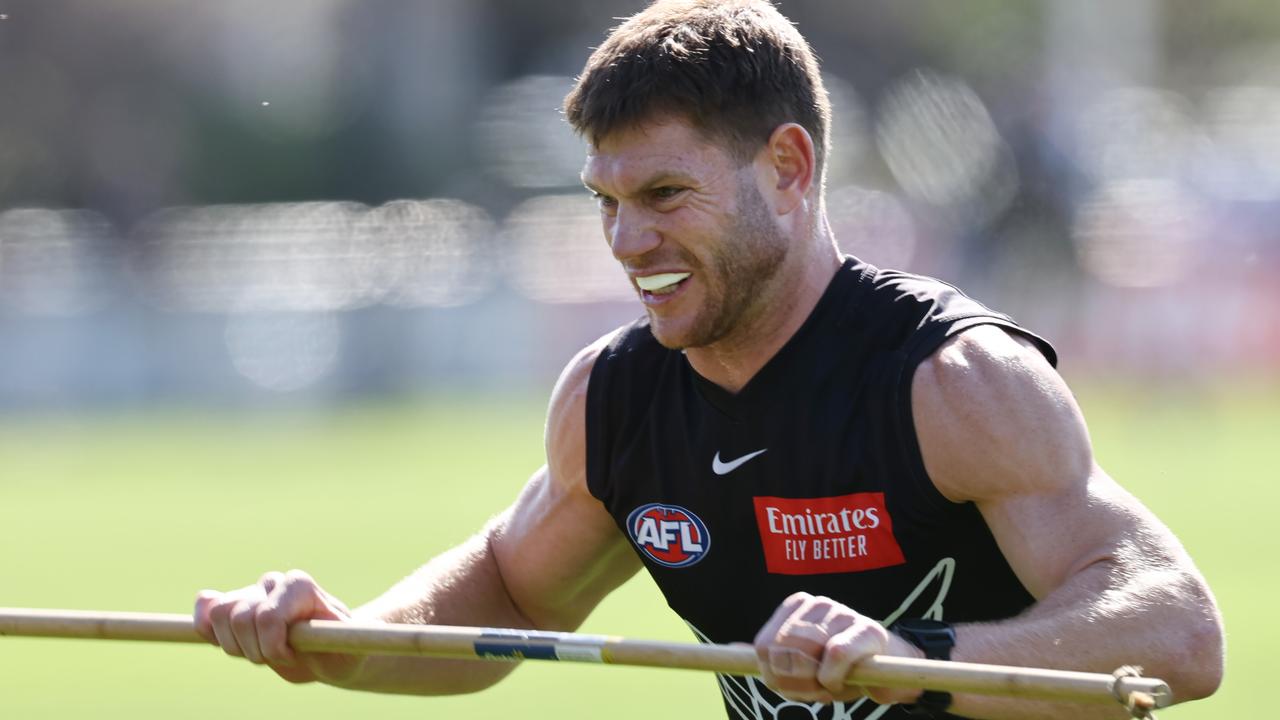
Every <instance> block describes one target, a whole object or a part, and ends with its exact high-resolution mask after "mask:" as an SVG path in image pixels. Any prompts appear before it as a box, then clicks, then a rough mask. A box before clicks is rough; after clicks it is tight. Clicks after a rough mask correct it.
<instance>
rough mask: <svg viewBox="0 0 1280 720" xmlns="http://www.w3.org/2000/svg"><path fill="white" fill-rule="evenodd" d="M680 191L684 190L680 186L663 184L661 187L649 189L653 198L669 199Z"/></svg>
mask: <svg viewBox="0 0 1280 720" xmlns="http://www.w3.org/2000/svg"><path fill="white" fill-rule="evenodd" d="M682 192H684V188H682V187H679V186H676V185H663V186H662V187H658V188H654V189H653V190H650V191H649V194H650V195H652V196H653V199H655V200H670V199H671V198H674V197H675V196H677V195H679V194H680V193H682Z"/></svg>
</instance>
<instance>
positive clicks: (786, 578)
mask: <svg viewBox="0 0 1280 720" xmlns="http://www.w3.org/2000/svg"><path fill="white" fill-rule="evenodd" d="M566 111H567V115H568V119H569V121H570V122H571V123H572V124H573V125H574V127H575V128H576V129H577V130H578V131H579V132H581V133H583V134H584V135H585V136H586V137H587V139H588V140H589V141H590V149H589V152H588V157H587V162H586V166H585V168H584V170H583V180H584V182H585V184H586V185H587V187H588V188H589V189H590V190H591V191H592V192H593V193H595V195H596V196H597V198H598V200H599V204H600V210H601V217H602V222H603V227H604V232H605V237H606V239H607V241H608V243H609V246H610V248H611V249H612V252H613V254H614V256H615V257H616V258H617V259H618V261H619V262H620V263H621V265H622V268H623V269H624V270H625V271H626V272H627V274H628V275H629V276H630V278H631V279H632V281H633V283H634V284H635V286H636V289H637V292H638V294H639V296H640V299H641V300H642V302H643V304H644V306H645V317H644V318H642V319H641V320H640V321H637V322H636V323H634V324H632V325H630V326H628V327H625V328H622V329H620V330H619V331H617V332H615V333H613V334H611V335H609V336H607V337H605V338H602V339H601V340H600V341H598V342H596V343H595V344H593V345H592V346H590V347H588V348H586V349H585V350H583V351H582V352H580V353H579V354H578V356H577V357H575V358H574V359H573V360H572V361H571V362H570V363H569V365H568V367H566V369H565V371H564V373H563V374H562V375H561V377H560V379H559V382H558V383H557V384H556V388H555V390H554V392H553V394H552V399H551V404H550V409H549V412H548V420H547V433H546V438H547V443H546V449H547V464H546V465H545V466H544V467H542V468H541V469H539V470H538V471H537V472H536V473H535V474H534V475H533V477H532V478H531V479H530V480H529V482H528V484H527V485H526V487H525V488H524V490H523V492H522V493H521V495H520V496H519V498H518V499H517V500H516V501H515V503H514V504H513V505H512V506H511V507H510V508H508V509H507V510H506V511H505V512H503V513H502V514H500V515H499V516H498V517H496V518H495V519H494V520H493V521H491V522H490V523H489V524H488V526H486V527H485V528H484V529H483V530H481V532H480V533H479V534H477V535H476V536H475V537H473V538H472V539H471V540H469V541H468V542H466V543H464V544H463V545H461V546H459V547H457V548H455V549H454V550H452V551H450V552H448V553H445V554H444V555H442V556H440V557H437V558H436V559H434V560H432V561H431V562H429V563H428V564H427V565H425V566H424V567H423V568H421V569H419V570H418V571H417V572H415V573H414V574H413V575H411V576H410V577H408V578H406V579H405V580H403V581H402V582H400V583H399V584H397V585H396V586H395V587H393V588H392V589H391V590H389V591H388V592H387V593H385V594H384V595H382V596H381V597H379V598H378V599H376V600H374V601H373V602H371V603H369V604H367V605H365V606H363V607H361V608H359V609H357V610H356V611H354V612H351V611H348V610H347V609H346V607H345V606H344V605H343V604H342V603H341V602H340V601H339V600H337V599H336V598H334V597H333V596H331V595H329V594H328V593H327V592H325V591H324V590H323V589H321V588H320V587H319V586H318V585H316V584H315V582H314V581H313V580H312V579H311V578H309V577H308V576H307V575H306V574H304V573H300V572H296V571H295V572H291V573H289V574H287V575H282V574H280V573H268V574H267V575H265V576H263V577H262V579H261V580H260V581H259V582H258V583H257V584H254V585H250V586H248V587H246V588H242V589H240V590H235V591H232V592H228V593H219V592H212V591H205V592H202V593H201V594H200V596H199V598H198V600H197V602H196V610H195V617H196V625H197V628H198V629H199V631H200V632H201V633H202V634H203V635H204V636H205V637H206V638H207V639H208V640H210V642H214V643H216V644H219V645H221V646H222V648H223V649H224V650H225V651H226V652H227V653H229V654H231V655H236V656H244V657H246V658H248V659H249V660H250V661H252V662H255V663H266V664H269V665H270V666H271V667H272V668H273V669H274V670H275V671H276V672H277V673H279V674H280V675H282V676H283V677H284V678H286V679H287V680H291V681H294V682H308V681H314V680H320V681H323V682H327V683H331V684H334V685H338V686H342V687H348V688H359V689H366V690H376V691H388V692H406V693H422V694H438V693H459V692H468V691H472V690H477V689H480V688H483V687H486V686H488V685H491V684H492V683H494V682H496V681H498V680H499V679H500V678H501V677H503V676H504V675H505V674H506V673H507V672H509V671H510V669H511V667H510V666H508V665H503V664H489V663H484V664H477V663H466V662H461V661H443V660H433V659H422V658H381V657H368V658H362V657H351V656H343V655H306V654H302V653H295V652H293V651H292V650H291V649H290V648H289V647H288V645H287V642H286V631H287V628H288V625H289V624H290V623H293V622H297V621H300V620H305V619H310V618H319V619H335V620H342V619H346V618H351V617H356V618H360V619H366V620H368V619H376V620H383V621H387V622H409V623H440V624H451V625H475V626H509V627H521V628H538V629H544V630H571V629H574V628H576V627H578V626H579V624H580V623H581V622H582V621H583V620H584V619H585V618H586V616H587V615H588V614H589V613H590V612H591V610H592V609H593V608H594V607H595V606H596V604H597V603H598V602H600V600H601V599H602V598H604V596H605V595H607V594H608V593H609V592H610V591H612V590H613V589H614V588H616V587H618V586H619V585H620V584H621V583H622V582H623V581H625V580H626V579H627V578H629V577H630V576H631V575H632V574H633V573H635V572H636V570H637V569H639V568H640V567H641V566H642V565H643V566H644V567H645V568H646V569H648V570H649V572H650V573H652V575H653V577H654V579H655V580H656V581H657V583H658V585H659V587H660V588H661V590H662V592H663V593H664V594H665V596H666V598H667V600H668V603H669V604H670V605H671V606H672V608H673V609H675V610H676V611H677V612H678V613H680V615H681V616H682V617H683V618H684V619H685V620H686V621H687V622H688V623H689V624H690V626H691V627H692V628H693V629H694V632H695V633H696V634H697V635H698V636H699V637H701V638H703V639H705V640H709V641H714V642H737V641H742V642H746V641H752V639H753V638H754V644H755V647H756V649H757V652H758V655H759V658H760V669H761V673H762V676H763V680H764V683H765V684H767V686H768V688H772V689H773V690H772V691H771V690H770V689H768V688H766V687H763V686H762V685H761V683H759V682H758V681H756V680H752V679H745V678H721V689H722V691H723V693H724V696H725V704H726V708H727V710H728V712H729V714H730V716H731V717H740V718H760V717H771V718H773V717H780V715H781V714H782V711H783V709H784V708H791V710H788V712H789V713H791V712H796V711H797V710H796V709H797V708H798V711H799V712H800V713H801V714H802V715H803V716H812V717H824V718H825V717H833V718H853V717H867V718H875V717H907V716H908V713H909V712H910V713H917V714H921V715H925V716H933V717H944V718H945V717H954V716H962V717H979V718H1032V717H1044V718H1066V717H1081V716H1084V715H1090V716H1096V715H1098V714H1110V715H1112V716H1116V717H1119V716H1122V714H1123V713H1122V712H1121V709H1120V708H1119V706H1118V705H1117V706H1116V707H1114V708H1107V709H1102V710H1099V709H1097V708H1088V709H1086V708H1082V707H1073V706H1070V705H1065V704H1054V703H1040V702H1027V701H1015V700H1008V699H993V698H984V697H978V696H970V695H957V696H955V697H951V696H949V695H947V694H945V693H936V692H924V690H923V689H919V688H917V689H894V690H890V689H869V690H868V691H867V693H868V697H863V694H862V691H861V690H859V689H857V688H846V687H845V686H844V683H843V679H844V677H845V676H846V675H847V674H848V672H849V670H850V668H851V667H852V666H853V665H855V664H856V663H857V662H858V661H859V660H860V659H862V658H865V657H867V656H869V655H872V654H881V653H883V654H890V655H901V656H910V657H921V656H924V655H926V654H929V655H931V656H940V655H948V654H949V655H950V657H951V658H953V659H956V660H964V661H971V662H994V663H1004V664H1013V665H1027V666H1043V667H1059V668H1071V669H1083V670H1092V671H1102V672H1108V671H1110V670H1112V669H1114V668H1116V667H1118V666H1120V665H1124V664H1141V665H1142V666H1144V667H1145V668H1146V670H1147V672H1148V673H1150V674H1152V675H1156V676H1159V677H1162V678H1165V679H1166V680H1168V681H1169V682H1170V683H1171V685H1172V687H1173V689H1174V692H1175V695H1176V696H1177V697H1178V698H1180V699H1191V698H1196V697H1203V696H1205V695H1208V694H1210V693H1212V692H1213V691H1214V689H1215V688H1216V687H1217V685H1218V684H1219V682H1220V679H1221V674H1222V656H1223V651H1222V630H1221V620H1220V616H1219V614H1218V611H1217V608H1216V607H1215V604H1214V601H1213V598H1212V596H1211V594H1210V592H1209V590H1208V588H1207V586H1206V585H1205V582H1204V580H1203V578H1202V577H1201V576H1200V574H1199V573H1198V572H1197V570H1196V569H1195V567H1194V565H1193V564H1192V562H1191V560H1190V559H1189V558H1188V557H1187V555H1186V553H1185V552H1184V551H1183V549H1182V548H1181V546H1180V545H1179V544H1178V542H1177V541H1176V539H1175V538H1174V537H1173V536H1172V534H1171V533H1170V532H1169V531H1168V530H1167V529H1166V528H1165V527H1164V526H1163V525H1162V524H1161V523H1160V522H1159V521H1158V520H1157V519H1156V518H1155V517H1154V516H1152V515H1151V513H1149V512H1148V511H1147V510H1146V509H1145V508H1143V507H1142V505H1141V504H1140V503H1139V502H1138V501H1137V500H1136V499H1134V498H1133V497H1132V496H1130V495H1129V494H1127V493H1126V492H1125V491H1124V490H1122V489H1121V488H1120V487H1119V486H1118V485H1116V484H1115V483H1114V482H1113V481H1112V480H1111V479H1110V478H1108V477H1107V475H1106V474H1105V473H1104V472H1103V471H1102V470H1101V468H1099V467H1098V466H1097V464H1096V463H1095V462H1094V460H1093V456H1092V451H1091V448H1090V443H1089V439H1088V435H1087V432H1086V430H1085V426H1084V422H1083V420H1082V418H1081V416H1080V411H1079V409H1078V407H1077V406H1076V404H1075V402H1074V400H1073V398H1072V396H1071V394H1070V392H1069V391H1068V390H1067V388H1066V386H1065V385H1064V384H1063V382H1062V380H1061V378H1059V376H1058V375H1057V373H1056V372H1055V371H1054V370H1053V367H1052V364H1053V362H1054V353H1053V350H1052V348H1050V347H1049V345H1048V344H1047V343H1046V342H1045V341H1043V340H1041V339H1040V338H1038V337H1036V336H1035V335H1033V334H1031V333H1029V332H1028V331H1026V330H1024V329H1022V328H1020V327H1018V326H1017V325H1016V324H1014V323H1013V322H1012V321H1011V320H1010V319H1009V318H1008V317H1006V316H1003V315H999V314H996V313H993V312H991V311H990V310H987V309H986V308H984V307H982V306H981V305H979V304H977V303H975V302H973V301H972V300H969V299H968V298H966V297H964V296H963V295H962V294H960V293H959V292H958V291H957V290H955V289H954V288H951V287H950V286H947V285H945V284H942V283H939V282H937V281H933V280H929V279H927V278H920V277H916V276H911V275H907V274H904V273H897V272H891V271H882V270H878V269H876V268H874V267H872V266H870V265H867V264H864V263H861V262H859V261H857V260H855V259H853V258H842V257H841V256H840V255H839V253H838V251H837V249H836V244H835V242H834V239H833V237H832V235H831V229H830V226H829V225H828V223H827V220H826V216H825V212H824V209H823V201H822V172H823V163H824V159H825V157H826V154H827V127H828V120H829V117H828V116H829V109H828V105H827V100H826V94H825V91H824V90H823V88H822V84H821V80H820V78H819V74H818V68H817V63H816V61H815V59H814V56H813V54H812V52H811V51H810V49H809V47H808V45H807V43H806V42H805V41H804V39H803V38H801V37H800V35H799V34H798V33H797V32H796V30H795V29H794V28H793V27H792V26H791V25H790V24H789V23H788V22H787V21H786V19H785V18H783V17H782V16H781V15H780V14H779V13H778V12H777V11H776V10H775V9H774V8H773V7H772V6H771V5H769V4H767V3H765V2H762V1H756V2H748V1H744V2H712V1H710V0H704V1H701V2H699V1H686V2H660V3H657V4H655V5H653V6H651V7H650V8H648V9H647V10H645V11H644V12H642V13H640V14H638V15H636V16H634V17H632V18H631V19H629V20H628V21H626V22H625V23H624V24H623V25H621V26H620V27H619V28H617V29H616V30H615V31H614V32H613V33H612V34H611V35H610V36H609V38H608V39H607V40H606V42H605V43H604V44H603V45H602V46H601V47H600V48H599V49H598V50H597V51H596V52H595V53H594V54H593V55H592V56H591V58H590V60H589V61H588V63H587V66H586V68H585V70H584V72H583V74H582V76H581V77H580V78H579V80H578V83H577V86H576V87H575V88H574V90H573V92H572V93H571V94H570V95H569V97H568V98H567V99H566ZM887 628H888V629H887ZM773 691H776V692H777V693H778V694H775V693H774V692H773ZM1109 711H1110V712H1109ZM788 716H790V715H788Z"/></svg>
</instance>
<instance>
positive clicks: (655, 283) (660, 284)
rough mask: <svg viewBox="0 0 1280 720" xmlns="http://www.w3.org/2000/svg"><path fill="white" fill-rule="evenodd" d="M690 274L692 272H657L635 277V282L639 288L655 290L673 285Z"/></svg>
mask: <svg viewBox="0 0 1280 720" xmlns="http://www.w3.org/2000/svg"><path fill="white" fill-rule="evenodd" d="M692 274H693V273H687V272H686V273H659V274H658V275H646V276H644V277H638V278H636V284H637V285H639V286H640V289H641V290H648V291H649V292H657V291H659V290H662V289H663V288H667V287H670V286H672V285H675V284H676V283H678V282H680V281H681V280H684V279H685V278H687V277H689V276H690V275H692Z"/></svg>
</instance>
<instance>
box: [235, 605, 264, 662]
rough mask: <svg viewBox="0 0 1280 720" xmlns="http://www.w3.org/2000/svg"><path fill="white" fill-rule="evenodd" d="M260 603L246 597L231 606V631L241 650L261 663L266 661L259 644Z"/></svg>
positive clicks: (253, 660)
mask: <svg viewBox="0 0 1280 720" xmlns="http://www.w3.org/2000/svg"><path fill="white" fill-rule="evenodd" d="M257 611H258V603H257V602H254V601H253V600H252V599H249V598H246V599H243V600H240V601H239V602H237V603H236V604H235V605H234V606H233V607H232V608H231V614H230V623H231V632H232V634H234V635H235V639H236V643H237V644H239V646H240V652H241V653H243V654H244V657H245V658H246V659H248V660H249V662H252V663H256V664H259V665H261V664H262V663H263V662H265V659H264V658H263V657H262V649H261V648H260V647H259V646H258V627H257V620H256V615H257Z"/></svg>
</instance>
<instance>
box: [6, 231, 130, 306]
mask: <svg viewBox="0 0 1280 720" xmlns="http://www.w3.org/2000/svg"><path fill="white" fill-rule="evenodd" d="M113 234H114V231H113V229H112V227H111V224H110V223H109V222H108V221H107V219H106V218H104V217H102V216H101V215H98V214H97V213H94V212H91V211H88V210H40V209H18V210H9V211H7V212H4V213H0V306H2V307H5V308H9V309H12V310H15V311H17V312H20V313H27V314H32V315H53V316H65V315H78V314H81V313H85V312H89V311H91V310H93V309H95V308H97V307H99V306H100V305H101V304H102V303H103V301H104V300H105V298H106V295H107V289H106V287H105V281H106V277H105V275H106V274H107V269H106V267H105V266H106V264H107V262H106V258H107V254H108V248H106V247H104V246H105V244H106V243H107V242H108V241H109V240H110V238H111V236H112V235H113Z"/></svg>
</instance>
